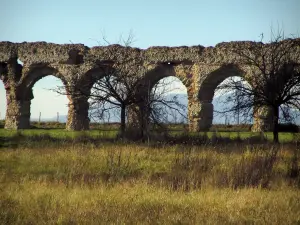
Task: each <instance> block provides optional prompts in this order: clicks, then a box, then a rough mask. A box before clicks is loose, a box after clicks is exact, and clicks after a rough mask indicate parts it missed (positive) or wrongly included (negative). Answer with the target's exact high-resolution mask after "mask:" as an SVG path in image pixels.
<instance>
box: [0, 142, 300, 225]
mask: <svg viewBox="0 0 300 225" xmlns="http://www.w3.org/2000/svg"><path fill="white" fill-rule="evenodd" d="M296 150H297V148H296V146H293V145H282V146H280V147H278V148H277V147H274V146H272V145H258V146H256V147H253V146H244V145H226V146H222V147H209V146H206V147H205V146H198V147H197V146H194V147H185V146H172V147H164V148H161V147H147V146H141V145H140V146H139V145H134V144H128V145H126V144H117V145H111V144H104V145H103V146H100V147H94V146H93V145H79V144H77V145H61V146H55V148H54V147H51V146H50V147H47V148H46V147H45V148H44V149H29V148H17V149H15V150H11V149H2V150H1V151H0V190H1V192H0V224H122V223H126V224H245V223H246V224H297V223H299V222H300V189H299V187H300V178H299V175H298V176H292V175H291V171H297V170H299V166H300V165H299V159H298V158H297V157H298V156H297V154H296V152H297V151H299V149H298V150H297V151H296ZM272 153H274V154H272ZM275 153H276V154H275ZM295 160H296V165H295V163H294V162H295Z"/></svg>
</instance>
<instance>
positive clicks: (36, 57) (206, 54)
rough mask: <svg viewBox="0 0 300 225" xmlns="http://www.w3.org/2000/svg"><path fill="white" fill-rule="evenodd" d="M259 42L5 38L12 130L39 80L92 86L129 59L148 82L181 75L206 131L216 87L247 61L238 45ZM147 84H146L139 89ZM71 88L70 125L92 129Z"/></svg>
mask: <svg viewBox="0 0 300 225" xmlns="http://www.w3.org/2000/svg"><path fill="white" fill-rule="evenodd" d="M295 41H299V40H298V39H296V40H295ZM255 45H257V43H256V42H228V43H220V44H217V45H216V46H215V47H203V46H200V45H199V46H192V47H187V46H181V47H150V48H148V49H138V48H130V47H123V46H120V45H110V46H102V47H92V48H88V47H87V46H84V45H82V44H63V45H59V44H53V43H46V42H32V43H26V42H23V43H11V42H0V79H1V80H2V81H3V83H4V84H5V89H6V96H7V104H8V107H7V113H6V115H7V116H6V125H5V126H6V128H10V129H20V128H28V127H29V124H28V122H27V121H28V112H30V111H29V106H30V100H31V99H30V98H31V97H32V95H31V94H30V93H31V92H30V87H32V84H33V83H34V82H35V81H36V80H35V79H38V78H39V77H42V76H44V75H50V74H54V75H56V76H58V77H59V78H60V79H61V80H63V82H64V83H65V85H66V87H67V89H68V88H70V87H80V88H82V87H87V88H86V89H85V90H86V91H89V87H90V88H91V87H92V86H93V85H91V84H92V81H93V77H94V76H96V77H97V76H101V75H99V74H100V69H101V68H103V66H104V65H105V66H107V65H112V64H118V63H119V64H120V62H126V63H125V67H126V68H127V70H128V71H129V72H130V71H131V75H132V76H137V77H138V78H139V79H141V84H143V83H144V84H145V85H146V83H147V82H142V81H143V80H144V81H145V80H148V81H151V82H152V83H153V84H154V83H155V82H157V81H158V80H159V79H160V78H162V77H163V76H167V75H168V76H176V77H178V78H179V79H180V80H181V81H182V83H183V84H184V85H185V86H186V87H187V92H188V100H189V106H188V110H189V112H188V115H189V121H190V130H193V131H199V130H206V129H208V127H209V126H210V125H211V121H212V109H213V107H212V105H211V99H212V96H213V92H214V88H215V87H216V86H217V85H218V84H219V83H220V82H221V81H222V80H224V79H225V78H227V77H229V76H235V75H240V74H242V72H241V71H242V70H241V69H240V68H244V67H243V66H244V65H243V62H242V61H241V59H240V58H239V57H238V56H237V55H236V54H235V53H234V49H235V48H241V47H242V48H244V47H245V48H250V47H251V46H255ZM298 50H299V49H298ZM298 50H296V51H298ZM17 59H20V60H21V61H22V62H23V63H24V64H23V66H21V65H19V64H18V62H17ZM95 74H97V75H95ZM246 74H248V73H246ZM249 76H251V75H249ZM29 78H30V79H29ZM145 88H146V87H145V86H144V87H143V85H142V86H141V88H139V89H141V90H143V89H145ZM146 90H147V89H146ZM67 92H68V93H69V96H68V97H69V99H70V104H69V113H68V124H67V129H69V130H85V129H88V128H89V118H88V101H87V100H88V99H87V98H86V97H84V96H83V95H80V93H78V92H76V91H74V90H67ZM74 93H75V94H74ZM28 102H29V103H28ZM261 120H262V119H261V118H258V120H257V121H256V126H255V127H256V128H257V129H256V130H259V129H263V127H264V126H261V125H260V124H261Z"/></svg>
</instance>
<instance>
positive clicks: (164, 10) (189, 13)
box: [0, 0, 300, 119]
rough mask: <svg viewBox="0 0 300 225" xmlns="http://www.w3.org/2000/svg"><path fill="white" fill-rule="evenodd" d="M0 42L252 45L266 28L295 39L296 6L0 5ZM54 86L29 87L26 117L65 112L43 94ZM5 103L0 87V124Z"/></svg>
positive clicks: (234, 1)
mask: <svg viewBox="0 0 300 225" xmlns="http://www.w3.org/2000/svg"><path fill="white" fill-rule="evenodd" d="M0 3H1V8H0V28H1V33H0V41H11V42H23V41H47V42H54V43H61V44H62V43H71V42H72V43H83V44H85V45H87V46H95V45H97V41H96V40H98V41H99V40H100V41H101V38H102V36H103V34H105V35H106V37H107V39H108V40H109V41H110V42H111V43H115V42H117V40H118V38H119V36H120V35H121V34H122V35H124V36H126V35H127V34H128V33H129V31H130V30H132V31H133V33H134V35H135V42H134V43H133V46H136V47H140V48H147V47H149V46H179V45H187V46H191V45H199V44H200V45H203V46H214V45H216V44H217V43H219V42H225V41H237V40H251V41H258V40H259V37H260V34H261V33H264V37H265V38H266V41H267V40H268V39H269V37H270V28H271V26H273V27H274V28H277V26H280V27H281V28H283V30H284V31H285V34H286V35H290V34H294V35H296V36H300V35H299V34H300V23H299V21H300V0H251V1H249V0H226V1H224V0H205V1H203V0H185V1H174V0H172V1H171V0H165V1H162V0H160V1H159V0H151V1H143V0H127V1H117V0H110V1H102V0H85V1H76V0H72V1H71V0H64V1H63V0H51V1H43V0H27V1H23V0H0ZM56 85H60V83H59V81H57V79H54V78H53V77H46V78H44V79H42V80H40V81H38V82H37V83H36V85H35V86H34V95H35V98H34V99H33V100H32V109H31V113H32V117H33V118H37V117H38V114H39V112H40V111H41V112H42V116H43V117H45V118H52V117H55V116H56V112H57V111H59V112H60V114H61V115H63V114H66V112H67V107H66V104H67V102H68V101H67V99H66V97H65V96H58V97H56V98H55V99H54V97H55V96H57V94H56V93H53V92H51V91H49V90H46V89H51V88H54V87H55V86H56ZM5 108H6V100H5V93H4V87H3V83H2V82H0V113H1V114H0V119H2V118H3V117H4V115H5Z"/></svg>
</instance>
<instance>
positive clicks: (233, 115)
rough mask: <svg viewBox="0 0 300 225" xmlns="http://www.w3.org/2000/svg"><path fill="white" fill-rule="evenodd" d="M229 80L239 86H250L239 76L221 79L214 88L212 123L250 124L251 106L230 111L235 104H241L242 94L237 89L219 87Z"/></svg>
mask: <svg viewBox="0 0 300 225" xmlns="http://www.w3.org/2000/svg"><path fill="white" fill-rule="evenodd" d="M230 82H234V83H237V84H240V85H241V86H245V85H247V86H248V87H250V88H251V86H250V84H249V83H248V82H247V81H246V80H245V79H243V78H242V77H241V76H231V77H228V78H226V79H225V80H224V81H222V82H221V83H220V84H219V85H218V86H217V87H216V89H215V92H214V96H213V100H212V104H213V106H214V112H213V124H224V125H241V124H251V123H252V122H253V117H252V116H251V117H249V115H252V114H253V107H251V109H249V110H247V111H246V112H244V111H243V109H239V110H237V111H230V109H232V107H233V106H234V105H235V104H240V105H241V104H242V101H244V100H245V99H243V97H242V96H240V95H239V92H238V90H224V89H222V88H221V87H224V86H226V85H227V84H229V83H230ZM231 99H232V100H231Z"/></svg>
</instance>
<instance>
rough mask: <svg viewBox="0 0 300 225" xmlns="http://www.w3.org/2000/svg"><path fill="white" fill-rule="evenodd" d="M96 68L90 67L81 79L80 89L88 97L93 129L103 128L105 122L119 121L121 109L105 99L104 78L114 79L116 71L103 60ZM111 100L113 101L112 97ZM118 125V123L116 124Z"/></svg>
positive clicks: (90, 120) (89, 115) (89, 114)
mask: <svg viewBox="0 0 300 225" xmlns="http://www.w3.org/2000/svg"><path fill="white" fill-rule="evenodd" d="M102 63H103V65H102V64H101V63H100V64H99V65H98V66H96V67H95V68H92V69H90V70H89V71H88V72H86V73H85V74H84V76H83V77H82V78H81V80H80V82H79V83H80V87H81V88H80V89H81V90H80V91H81V93H82V94H83V96H85V97H86V98H87V112H88V113H87V114H88V115H87V116H88V118H89V122H90V127H91V128H92V129H102V128H103V124H111V123H119V122H120V115H118V112H119V109H118V107H116V106H113V105H112V104H110V103H109V102H106V101H105V100H104V98H103V97H104V95H105V93H106V92H104V91H103V89H104V86H101V84H102V85H104V83H103V80H104V79H105V78H108V77H109V78H110V79H114V78H115V77H114V76H113V75H112V74H114V71H113V70H112V68H111V67H110V64H109V63H107V62H102ZM109 100H111V101H113V99H112V98H109ZM116 126H117V125H116Z"/></svg>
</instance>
